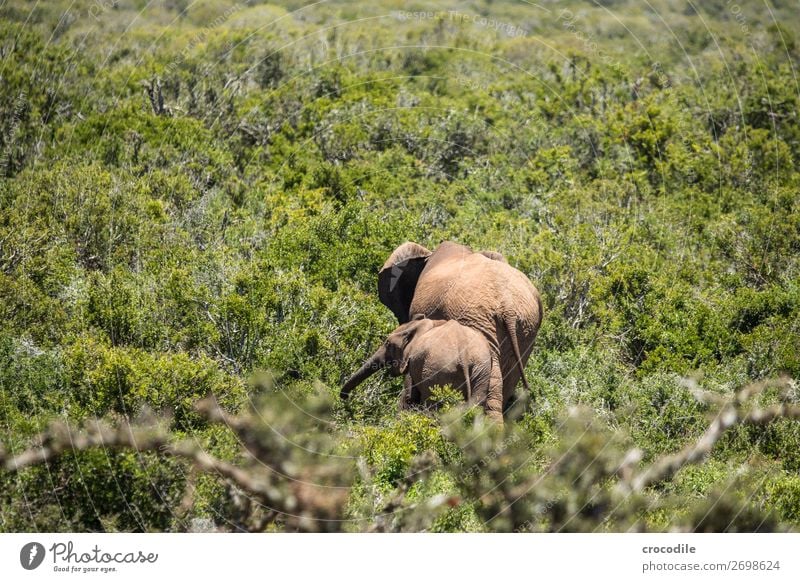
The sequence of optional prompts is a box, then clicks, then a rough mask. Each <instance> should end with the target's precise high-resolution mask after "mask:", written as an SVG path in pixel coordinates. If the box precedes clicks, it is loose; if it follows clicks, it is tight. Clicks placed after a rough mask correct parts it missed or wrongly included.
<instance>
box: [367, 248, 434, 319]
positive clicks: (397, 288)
mask: <svg viewBox="0 0 800 582" xmlns="http://www.w3.org/2000/svg"><path fill="white" fill-rule="evenodd" d="M429 256H431V252H430V251H429V250H428V249H426V248H425V247H423V246H422V245H418V244H417V243H413V242H407V243H403V244H401V245H400V246H399V247H397V248H396V249H395V250H394V252H393V253H392V255H391V256H390V257H389V258H388V259H387V260H386V262H385V263H384V264H383V267H382V268H381V271H380V273H378V297H379V298H380V300H381V303H383V304H384V305H385V306H386V307H388V308H389V309H391V310H392V313H394V315H395V317H397V321H399V322H400V323H406V322H407V321H408V320H409V310H410V309H411V300H412V299H414V290H415V289H416V288H417V281H418V280H419V276H420V273H422V269H424V268H425V262H426V261H427V259H428V257H429Z"/></svg>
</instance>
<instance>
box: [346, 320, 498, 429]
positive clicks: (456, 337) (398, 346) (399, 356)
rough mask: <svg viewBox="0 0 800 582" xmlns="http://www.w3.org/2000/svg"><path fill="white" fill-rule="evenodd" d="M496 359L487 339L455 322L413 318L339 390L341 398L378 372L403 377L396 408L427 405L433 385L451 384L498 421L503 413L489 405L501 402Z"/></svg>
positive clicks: (394, 333)
mask: <svg viewBox="0 0 800 582" xmlns="http://www.w3.org/2000/svg"><path fill="white" fill-rule="evenodd" d="M493 364H494V368H497V364H496V359H495V358H494V355H493V353H492V350H491V347H490V346H489V342H488V341H487V340H486V338H485V337H484V336H483V335H482V334H480V333H479V332H477V331H475V330H474V329H470V328H468V327H465V326H463V325H461V324H460V323H458V322H457V321H452V320H450V321H447V320H433V319H428V318H425V317H424V316H422V315H417V316H416V317H415V318H414V319H412V320H411V321H410V322H408V323H404V324H402V325H400V326H399V327H398V328H397V329H395V330H394V331H393V332H392V333H390V334H389V336H388V337H387V338H386V341H384V342H383V344H382V345H381V347H380V348H378V350H377V351H376V352H375V353H374V354H373V355H372V357H370V358H369V359H368V360H367V361H366V362H364V365H363V366H361V368H360V369H359V370H358V371H356V373H355V374H353V375H352V376H351V377H350V378H349V379H348V380H347V381H346V382H345V383H344V386H343V387H342V392H341V396H342V398H347V396H348V395H349V393H350V391H351V390H352V389H353V388H355V387H356V386H358V385H359V384H360V383H361V382H363V381H364V380H366V379H367V378H368V377H369V376H370V375H372V374H374V373H375V372H376V371H377V370H380V369H381V368H389V369H390V372H391V374H392V375H394V376H398V375H400V374H405V381H404V387H403V393H402V394H401V396H400V409H401V410H402V409H405V408H409V407H411V406H413V405H415V404H421V403H424V402H426V401H427V400H428V399H429V398H430V396H431V389H432V388H433V387H434V386H445V385H451V386H452V387H453V388H454V389H456V390H460V391H461V393H462V394H463V395H464V399H465V400H467V401H469V402H471V403H474V404H478V405H481V406H484V409H485V410H486V413H487V415H488V416H490V417H491V418H493V419H494V420H499V421H501V422H502V419H503V416H502V413H500V414H499V415H498V413H497V411H494V410H489V409H488V408H487V407H486V404H487V402H489V401H491V400H493V399H494V400H497V399H499V398H502V391H503V384H502V382H501V380H500V376H499V374H495V375H494V377H493V376H492V368H493Z"/></svg>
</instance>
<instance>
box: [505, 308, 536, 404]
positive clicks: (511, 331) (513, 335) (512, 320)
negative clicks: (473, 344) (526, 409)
mask: <svg viewBox="0 0 800 582" xmlns="http://www.w3.org/2000/svg"><path fill="white" fill-rule="evenodd" d="M503 320H504V321H505V324H506V331H507V332H508V337H509V339H510V340H511V349H513V350H514V357H515V358H517V366H519V376H520V378H521V379H522V385H523V386H525V390H527V392H528V394H530V395H531V397H533V393H532V392H531V387H530V386H528V381H527V380H526V379H525V367H524V366H523V364H522V355H521V354H520V351H519V342H518V341H517V318H516V317H513V316H511V317H504V318H503Z"/></svg>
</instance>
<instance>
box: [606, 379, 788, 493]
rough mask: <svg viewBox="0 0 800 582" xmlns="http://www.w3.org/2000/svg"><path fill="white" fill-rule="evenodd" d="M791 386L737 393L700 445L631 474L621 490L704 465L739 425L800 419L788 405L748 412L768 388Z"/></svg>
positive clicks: (641, 486) (713, 398)
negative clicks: (729, 433)
mask: <svg viewBox="0 0 800 582" xmlns="http://www.w3.org/2000/svg"><path fill="white" fill-rule="evenodd" d="M788 383H789V380H787V379H785V380H782V381H779V382H778V383H777V384H776V383H775V382H769V383H767V382H758V383H754V384H750V385H748V386H745V387H744V388H742V389H741V390H740V391H739V392H737V393H736V395H735V396H734V397H733V399H732V400H730V401H722V402H721V405H722V408H721V409H720V411H719V413H718V414H717V416H716V418H714V420H713V422H712V423H711V425H710V426H709V427H708V428H707V429H706V431H705V433H703V435H702V436H701V437H700V439H699V440H698V441H697V442H694V443H690V444H689V445H687V446H686V447H685V448H684V449H683V450H681V451H680V452H678V453H675V454H674V455H668V456H666V457H663V458H661V459H659V460H657V461H656V462H654V463H653V464H652V465H650V466H649V467H647V468H646V469H644V470H643V471H641V472H639V473H635V474H629V475H628V477H627V478H624V479H623V480H622V481H620V484H619V486H620V488H621V489H622V490H623V491H635V492H639V491H642V490H643V489H645V488H647V487H649V486H650V485H654V484H656V483H658V482H661V481H665V480H668V479H671V478H672V477H674V476H675V474H676V473H678V471H680V470H681V469H682V468H683V467H685V466H686V465H692V464H698V463H702V462H704V461H705V460H706V459H707V458H708V456H709V455H710V454H711V451H712V449H713V448H714V446H715V445H716V444H717V442H719V440H720V439H721V438H722V437H723V436H724V435H725V433H726V432H727V431H728V430H730V429H731V428H733V427H735V426H739V425H766V424H769V423H771V422H775V421H777V420H780V419H782V418H788V419H795V420H797V419H800V406H796V405H793V404H789V403H787V402H782V403H780V404H774V405H772V406H768V407H766V408H753V409H750V410H744V405H745V404H747V403H748V402H749V401H750V400H751V399H752V398H753V397H754V396H756V395H758V394H760V393H761V392H762V391H763V390H764V389H765V388H767V387H769V386H776V385H778V386H783V387H788ZM696 396H697V397H698V398H701V399H703V400H706V401H712V402H720V399H719V397H718V396H717V395H713V396H712V395H709V394H706V393H698V394H696ZM629 455H630V456H636V454H635V452H634V451H631V453H629Z"/></svg>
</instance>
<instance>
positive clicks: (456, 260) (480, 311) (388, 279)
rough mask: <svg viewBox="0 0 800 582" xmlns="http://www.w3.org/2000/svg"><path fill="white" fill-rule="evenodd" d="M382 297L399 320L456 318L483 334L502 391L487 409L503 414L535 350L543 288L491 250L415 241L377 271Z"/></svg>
mask: <svg viewBox="0 0 800 582" xmlns="http://www.w3.org/2000/svg"><path fill="white" fill-rule="evenodd" d="M378 295H379V297H380V300H381V302H382V303H383V304H384V305H386V306H387V307H388V308H389V309H391V310H392V312H393V313H394V314H395V316H396V317H397V319H398V321H399V322H400V323H405V322H407V321H409V320H411V319H412V318H413V317H414V316H415V315H424V316H426V317H428V318H430V319H434V320H440V319H445V320H454V321H457V322H459V323H460V324H462V325H464V326H466V327H469V328H471V329H474V330H476V331H478V332H480V333H481V334H482V335H483V336H484V337H485V338H486V340H487V341H488V342H489V346H490V348H491V350H492V353H493V354H494V357H495V358H496V359H497V361H498V362H499V366H495V368H494V369H493V371H492V373H493V374H499V375H500V379H501V380H500V381H501V382H502V385H503V390H502V394H500V395H497V394H493V393H490V394H489V395H488V401H487V404H486V406H487V411H491V412H492V414H493V415H495V416H496V415H497V414H498V413H500V414H502V411H503V409H504V408H505V407H506V406H507V405H508V404H509V401H510V400H511V398H512V396H513V394H514V390H515V388H516V385H517V383H518V382H519V380H520V379H522V381H523V384H524V385H525V388H526V389H528V391H529V392H530V390H529V388H528V384H527V382H526V381H525V377H524V375H523V370H524V367H525V364H526V363H527V361H528V358H529V357H530V354H531V351H532V350H533V342H534V340H535V338H536V334H537V333H538V331H539V326H540V325H541V322H542V302H541V298H540V296H539V292H538V291H537V289H536V288H535V287H534V286H533V284H532V283H531V282H530V280H528V278H527V277H526V276H525V275H524V274H523V273H521V272H520V271H518V270H517V269H515V268H514V267H512V266H511V265H509V264H508V263H507V262H506V260H505V258H504V257H503V255H501V254H500V253H497V252H493V251H481V252H473V251H472V250H471V249H470V248H469V247H466V246H464V245H460V244H457V243H453V242H443V243H442V244H440V245H439V246H438V247H437V248H436V250H434V251H433V252H431V251H429V250H428V249H426V248H425V247H423V246H421V245H418V244H416V243H413V242H407V243H404V244H402V245H400V246H399V247H397V249H395V251H394V252H393V253H392V255H391V256H390V257H389V259H388V260H387V261H386V263H384V265H383V268H382V269H381V271H380V273H379V274H378Z"/></svg>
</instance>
